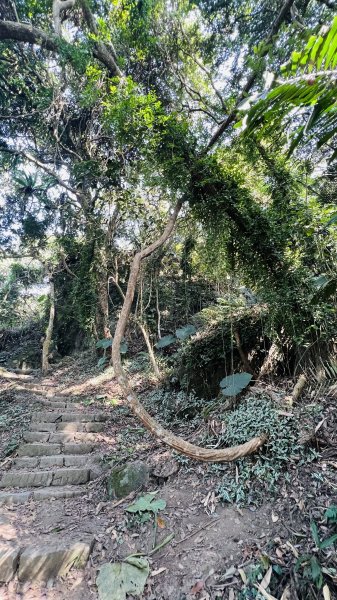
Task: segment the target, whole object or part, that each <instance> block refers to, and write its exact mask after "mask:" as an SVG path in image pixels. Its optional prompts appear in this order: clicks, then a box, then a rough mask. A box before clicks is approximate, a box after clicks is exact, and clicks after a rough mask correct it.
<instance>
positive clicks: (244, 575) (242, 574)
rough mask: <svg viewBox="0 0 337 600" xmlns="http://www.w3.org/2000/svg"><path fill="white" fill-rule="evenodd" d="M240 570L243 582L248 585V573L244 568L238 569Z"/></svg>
mask: <svg viewBox="0 0 337 600" xmlns="http://www.w3.org/2000/svg"><path fill="white" fill-rule="evenodd" d="M238 571H239V574H240V577H241V579H242V581H243V583H244V584H245V585H246V583H247V576H246V573H245V572H244V570H243V569H238Z"/></svg>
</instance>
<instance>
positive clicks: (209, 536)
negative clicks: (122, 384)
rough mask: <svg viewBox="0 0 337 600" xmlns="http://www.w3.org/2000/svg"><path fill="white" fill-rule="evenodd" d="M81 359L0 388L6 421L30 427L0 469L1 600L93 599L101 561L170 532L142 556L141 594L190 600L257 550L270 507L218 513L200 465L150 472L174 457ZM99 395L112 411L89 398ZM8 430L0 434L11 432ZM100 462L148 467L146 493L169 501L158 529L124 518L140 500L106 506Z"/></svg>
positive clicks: (140, 547)
mask: <svg viewBox="0 0 337 600" xmlns="http://www.w3.org/2000/svg"><path fill="white" fill-rule="evenodd" d="M88 362H89V364H88V365H87V364H86V358H83V355H82V357H81V358H79V359H78V360H71V361H70V364H69V363H68V362H67V361H64V363H63V364H61V365H60V366H59V367H58V368H57V369H55V372H54V373H53V375H51V376H49V377H48V378H40V377H34V378H32V379H31V381H28V380H27V381H26V380H22V379H19V378H18V379H17V380H15V379H12V378H11V379H7V382H10V383H6V382H5V380H2V384H3V388H6V387H7V386H8V387H7V393H8V394H11V395H12V400H11V401H10V402H8V400H7V405H8V406H11V405H12V410H13V412H14V413H15V414H19V409H20V410H22V411H24V412H23V414H24V415H25V414H27V411H28V420H26V421H25V422H24V425H23V426H20V427H21V433H20V432H19V435H21V441H20V443H19V445H18V447H17V449H16V451H15V452H14V453H13V454H12V455H11V456H9V457H8V458H7V459H5V460H4V461H3V462H2V466H1V468H2V474H1V479H0V485H1V489H0V502H1V509H0V510H1V517H0V549H1V555H0V556H1V559H0V575H1V579H2V580H7V583H4V582H3V581H2V583H0V599H1V600H42V599H43V600H64V599H65V598H68V597H69V595H70V594H71V597H72V600H88V599H92V600H97V598H98V597H99V596H98V591H97V587H96V578H97V574H98V572H99V568H100V566H101V565H102V564H104V563H106V562H107V561H111V562H116V561H119V560H121V559H123V557H125V556H128V555H129V554H132V553H133V552H145V553H146V554H148V553H149V552H151V550H152V548H153V545H154V543H156V544H157V545H158V544H161V543H162V541H163V540H165V539H166V538H167V537H170V536H172V535H173V539H172V541H171V542H170V543H169V544H168V545H167V546H164V547H163V548H162V549H161V550H159V551H157V552H156V553H155V554H154V555H153V557H152V558H150V559H149V560H150V565H151V574H154V575H151V577H149V582H148V586H147V590H146V595H145V597H146V598H151V597H156V598H157V597H158V598H165V599H170V600H171V599H172V600H173V599H174V600H177V598H180V597H181V598H194V594H191V590H192V588H193V586H195V585H196V584H198V582H199V581H201V580H205V579H206V578H207V577H209V576H210V574H212V573H213V572H217V571H218V569H221V571H223V572H226V571H227V570H228V569H231V568H232V567H231V565H232V564H233V562H237V563H238V564H240V563H242V562H244V560H245V559H244V556H246V553H247V552H249V553H250V552H255V540H256V539H257V537H259V536H260V535H261V534H262V535H263V536H268V535H269V530H270V526H271V519H270V515H271V507H269V506H264V507H263V508H261V509H258V510H256V511H255V512H251V511H250V510H245V509H244V510H239V509H236V508H235V507H230V506H227V507H223V506H221V505H220V504H219V503H218V501H217V500H216V498H215V496H214V493H212V490H213V489H214V485H215V481H214V482H212V480H211V479H208V480H207V481H206V480H205V479H204V471H203V468H201V467H200V465H197V464H196V465H195V468H194V469H189V471H188V470H187V471H185V469H184V468H183V466H181V467H180V468H179V463H176V462H175V464H176V465H177V469H176V470H175V473H174V474H173V475H172V476H168V477H167V476H155V475H154V471H155V472H156V469H155V468H154V465H159V466H162V465H163V466H167V465H168V463H170V462H171V461H172V453H171V452H170V451H169V450H167V449H166V448H165V447H163V446H162V445H160V444H158V442H156V440H154V439H153V437H152V436H150V435H149V434H148V433H146V432H144V431H141V430H140V428H139V424H138V423H137V421H136V420H135V418H134V417H133V416H132V415H131V414H129V412H128V411H127V410H126V409H125V407H123V404H122V403H120V397H119V389H118V386H116V383H115V382H114V380H111V376H109V374H100V375H98V376H97V372H96V376H95V377H92V375H93V372H94V370H95V367H94V366H92V360H91V359H90V361H88ZM80 364H81V365H82V371H80V369H79V365H80ZM13 377H14V374H13ZM23 381H25V383H23ZM24 386H26V389H24V390H23V387H24ZM105 393H108V394H109V397H110V399H111V398H114V401H115V402H116V403H117V404H115V405H111V404H106V403H104V402H103V401H102V400H97V398H101V397H102V396H104V394H105ZM51 394H54V397H52V396H51ZM96 394H100V395H101V394H102V396H96ZM46 398H48V399H46ZM118 403H119V404H118ZM14 405H15V406H14ZM16 422H17V421H16ZM11 429H12V428H11V427H9V428H8V431H7V432H6V433H5V435H8V436H13V435H16V434H15V433H14V430H13V429H12V431H10V430H11ZM8 439H9V438H7V441H8ZM6 443H7V442H6V440H5V439H3V445H4V446H5V445H6ZM131 447H132V448H133V452H132V453H131V454H130V449H131ZM111 457H113V458H111ZM102 459H103V462H102ZM104 460H110V461H111V460H112V463H110V466H111V465H119V464H130V463H132V462H133V461H135V460H137V461H142V462H143V463H146V464H147V465H148V467H149V470H150V473H151V475H150V481H149V483H148V485H147V491H157V493H158V497H159V498H160V499H162V500H164V501H165V502H166V509H165V510H164V511H163V512H162V513H161V520H160V527H158V530H157V531H154V529H153V522H152V521H151V520H150V521H148V522H145V523H142V522H141V520H140V519H135V518H133V516H132V515H129V514H128V513H127V512H126V510H125V509H126V508H127V506H128V505H129V504H130V503H131V502H132V500H133V499H135V498H139V497H140V496H141V495H142V494H143V493H144V492H142V491H139V492H137V493H134V494H133V495H132V494H131V496H130V495H129V496H128V497H126V498H123V499H122V500H118V501H115V500H111V501H109V500H108V499H107V496H106V489H105V482H104V479H105V474H102V470H101V469H102V464H103V463H104ZM105 466H106V465H105ZM101 474H102V475H101ZM94 477H96V478H95V479H93V478H94ZM207 496H209V502H208V503H205V498H207ZM242 553H244V554H242ZM157 572H158V573H159V574H156V573H157ZM198 585H199V584H198ZM153 595H154V596H153Z"/></svg>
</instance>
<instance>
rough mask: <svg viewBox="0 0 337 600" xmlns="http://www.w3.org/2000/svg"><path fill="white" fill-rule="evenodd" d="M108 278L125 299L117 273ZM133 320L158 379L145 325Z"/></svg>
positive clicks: (157, 370) (157, 368)
mask: <svg viewBox="0 0 337 600" xmlns="http://www.w3.org/2000/svg"><path fill="white" fill-rule="evenodd" d="M109 279H111V281H113V283H114V284H115V286H116V288H117V290H118V291H119V293H120V296H121V298H122V299H123V301H125V294H124V292H123V290H122V288H121V286H120V285H119V283H118V281H117V275H116V277H112V276H110V277H109ZM135 322H136V325H137V327H139V329H140V331H141V333H142V336H143V338H144V341H145V344H146V347H147V351H148V354H149V358H150V362H151V364H152V368H153V371H154V374H155V375H156V377H157V378H158V379H160V370H159V367H158V365H157V361H156V357H155V355H154V352H153V348H152V345H151V341H150V338H149V334H148V332H147V329H146V327H145V325H143V324H142V323H141V322H140V321H138V319H137V318H135Z"/></svg>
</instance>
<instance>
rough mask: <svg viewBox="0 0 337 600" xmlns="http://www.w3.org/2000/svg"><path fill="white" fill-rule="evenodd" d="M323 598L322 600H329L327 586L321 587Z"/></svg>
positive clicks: (329, 595)
mask: <svg viewBox="0 0 337 600" xmlns="http://www.w3.org/2000/svg"><path fill="white" fill-rule="evenodd" d="M323 598H324V600H331V594H330V590H329V587H328V586H327V585H325V586H324V587H323Z"/></svg>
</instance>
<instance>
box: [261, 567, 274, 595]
mask: <svg viewBox="0 0 337 600" xmlns="http://www.w3.org/2000/svg"><path fill="white" fill-rule="evenodd" d="M272 572H273V567H269V569H268V571H267V573H266V574H265V576H264V578H263V579H262V581H261V583H260V585H261V587H262V588H263V589H264V590H265V589H267V587H268V585H269V584H270V580H271V575H272Z"/></svg>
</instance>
